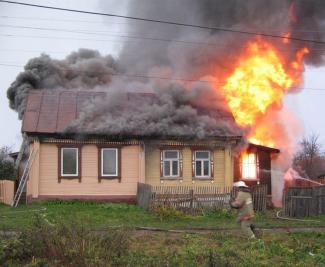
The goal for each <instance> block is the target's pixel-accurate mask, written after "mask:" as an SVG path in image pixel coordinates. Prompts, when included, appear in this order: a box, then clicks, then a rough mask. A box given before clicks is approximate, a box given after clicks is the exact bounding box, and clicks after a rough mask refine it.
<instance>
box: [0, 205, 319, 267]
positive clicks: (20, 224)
mask: <svg viewBox="0 0 325 267" xmlns="http://www.w3.org/2000/svg"><path fill="white" fill-rule="evenodd" d="M275 215H276V210H274V211H268V212H267V213H265V214H257V216H256V219H255V221H256V225H257V226H258V227H267V228H276V227H292V228H293V227H325V217H324V216H319V217H316V218H306V219H313V220H319V221H321V222H320V223H316V222H296V221H286V220H279V219H277V218H276V216H275ZM235 220H236V214H235V212H233V211H230V210H220V211H215V212H208V213H205V214H202V215H200V216H190V215H184V214H182V213H180V212H178V211H175V210H173V209H160V210H158V211H157V212H155V213H152V212H147V211H145V210H143V209H141V208H139V207H138V206H135V205H127V204H107V203H105V204H100V203H92V202H79V201H70V202H68V201H51V202H46V203H35V204H32V205H28V206H19V207H18V208H16V209H13V208H10V207H8V206H4V205H0V230H14V231H15V230H19V232H20V233H19V234H18V235H16V236H12V237H1V238H0V266H29V267H36V266H38V267H40V266H80V267H82V266H85V267H86V266H87V267H88V266H90V267H91V266H99V267H100V266H271V265H276V266H325V233H324V232H322V233H316V232H299V233H290V232H287V233H277V232H276V231H274V232H271V233H270V232H268V233H264V234H262V236H260V238H261V239H262V241H248V240H246V239H245V238H244V237H242V236H240V234H238V233H237V234H236V235H235V234H234V233H229V232H226V231H222V230H221V231H214V232H213V231H212V232H211V233H198V234H188V233H171V232H148V231H134V230H133V229H134V227H136V226H146V227H157V228H164V229H193V228H211V229H232V228H237V227H238V226H237V224H236V222H235ZM49 222H50V223H49ZM117 226H118V227H117ZM93 230H100V232H97V231H93Z"/></svg>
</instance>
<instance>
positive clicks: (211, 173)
mask: <svg viewBox="0 0 325 267" xmlns="http://www.w3.org/2000/svg"><path fill="white" fill-rule="evenodd" d="M191 151H192V180H214V149H211V148H210V149H204V148H202V147H197V146H195V147H191ZM196 151H208V152H210V177H197V176H196V174H195V152H196Z"/></svg>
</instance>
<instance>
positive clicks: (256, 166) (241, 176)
mask: <svg viewBox="0 0 325 267" xmlns="http://www.w3.org/2000/svg"><path fill="white" fill-rule="evenodd" d="M246 153H247V155H248V156H249V155H254V160H255V162H254V163H250V162H247V163H244V160H243V155H241V156H240V161H239V163H240V179H241V180H244V181H259V160H258V155H257V153H256V152H254V151H247V152H246ZM248 159H249V158H248ZM244 164H245V165H248V169H250V168H249V167H251V166H252V165H254V166H255V178H253V177H244ZM248 172H249V171H248Z"/></svg>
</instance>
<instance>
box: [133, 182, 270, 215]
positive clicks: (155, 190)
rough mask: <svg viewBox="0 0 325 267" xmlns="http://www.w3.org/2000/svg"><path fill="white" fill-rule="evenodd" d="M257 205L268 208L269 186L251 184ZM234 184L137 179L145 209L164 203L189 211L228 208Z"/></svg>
mask: <svg viewBox="0 0 325 267" xmlns="http://www.w3.org/2000/svg"><path fill="white" fill-rule="evenodd" d="M251 191H252V197H253V203H254V209H255V210H256V211H265V210H266V202H267V186H266V185H255V186H252V187H251ZM235 194H236V192H235V191H234V190H233V187H217V186H151V185H148V184H142V183H138V194H137V201H138V205H139V206H141V207H143V208H145V209H149V210H152V209H156V208H158V207H162V206H169V207H174V208H176V209H177V210H181V211H183V212H186V213H197V212H201V211H202V210H206V209H223V208H229V201H230V199H231V198H233V197H234V196H235Z"/></svg>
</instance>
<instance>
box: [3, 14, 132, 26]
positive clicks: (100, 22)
mask: <svg viewBox="0 0 325 267" xmlns="http://www.w3.org/2000/svg"><path fill="white" fill-rule="evenodd" d="M0 18H1V19H18V20H40V21H51V22H52V21H58V22H73V23H75V22H79V23H80V22H81V23H90V24H103V23H106V22H107V21H91V20H79V19H78V20H75V19H55V18H34V17H19V16H0ZM109 23H110V24H118V25H120V24H121V25H128V23H127V22H116V21H109Z"/></svg>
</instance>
